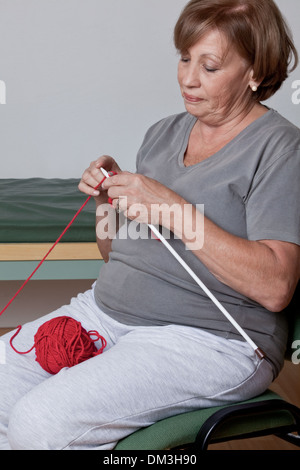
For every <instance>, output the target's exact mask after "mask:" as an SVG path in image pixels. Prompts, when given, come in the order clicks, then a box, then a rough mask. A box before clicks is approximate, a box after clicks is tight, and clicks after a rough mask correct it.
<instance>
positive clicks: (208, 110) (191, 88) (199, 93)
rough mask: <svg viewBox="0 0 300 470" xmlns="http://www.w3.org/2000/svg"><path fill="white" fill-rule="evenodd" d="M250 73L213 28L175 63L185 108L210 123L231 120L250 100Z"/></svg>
mask: <svg viewBox="0 0 300 470" xmlns="http://www.w3.org/2000/svg"><path fill="white" fill-rule="evenodd" d="M252 75H253V72H252V69H251V66H249V64H248V63H247V62H246V60H245V59H243V58H242V57H241V56H240V55H239V54H238V52H237V51H236V49H235V48H234V47H230V48H228V43H227V41H226V38H225V36H224V35H223V34H222V33H220V32H219V31H217V30H212V31H211V32H209V33H208V34H206V35H205V36H204V37H203V38H201V39H200V40H199V41H198V42H197V43H196V44H195V45H194V46H192V47H191V48H190V49H189V51H188V52H187V53H186V54H182V56H181V59H180V62H179V65H178V82H179V85H180V88H181V93H182V96H183V98H184V102H185V107H186V110H187V111H188V112H189V113H190V114H192V115H193V116H196V117H197V118H198V119H199V120H201V121H203V122H205V123H207V124H210V125H220V124H222V123H226V122H228V121H230V120H231V119H233V118H235V117H237V116H238V115H240V114H242V113H243V112H245V110H246V109H248V106H249V104H250V102H252V100H251V91H250V93H249V90H250V88H249V87H250V83H251V84H252V85H253V84H254V82H253V80H252ZM251 81H252V82H251Z"/></svg>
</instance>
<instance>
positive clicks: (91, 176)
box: [78, 155, 121, 202]
mask: <svg viewBox="0 0 300 470" xmlns="http://www.w3.org/2000/svg"><path fill="white" fill-rule="evenodd" d="M101 167H102V168H104V169H105V170H106V171H107V172H110V171H113V172H115V173H120V172H121V169H120V167H119V166H118V164H117V163H116V161H115V160H114V159H113V158H112V157H110V156H108V155H103V156H102V157H99V158H98V159H97V160H96V161H94V162H91V164H90V166H89V168H87V169H86V170H85V171H84V172H83V175H82V178H81V180H80V183H79V185H78V189H79V190H80V191H81V192H83V193H85V194H88V195H89V196H93V197H94V198H95V199H96V200H98V201H99V199H101V201H102V202H104V200H107V191H105V190H102V189H101V187H99V188H98V189H95V188H96V186H98V185H99V183H101V181H102V180H103V178H104V175H103V173H102V171H101V170H100V168H101ZM99 202H100V201H99Z"/></svg>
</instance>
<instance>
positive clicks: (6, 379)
mask: <svg viewBox="0 0 300 470" xmlns="http://www.w3.org/2000/svg"><path fill="white" fill-rule="evenodd" d="M59 315H68V316H71V317H73V318H76V320H79V321H81V323H82V325H83V327H84V328H85V329H86V330H97V331H99V333H100V334H101V335H103V336H104V337H105V338H106V340H107V343H108V344H107V347H106V349H105V352H104V353H103V354H102V355H100V356H97V357H95V358H93V359H90V360H88V361H86V362H84V363H81V364H79V365H77V366H75V367H72V368H70V369H68V368H66V369H63V370H62V371H61V372H60V373H58V374H57V375H54V376H51V375H49V374H48V373H47V372H45V371H44V370H43V369H42V368H41V367H40V365H39V364H38V363H37V362H36V361H35V352H34V351H32V352H31V353H29V354H28V355H25V356H21V355H18V354H17V353H15V352H14V351H13V350H12V348H11V347H10V345H9V339H10V337H11V336H12V333H10V334H7V335H5V336H3V337H1V338H0V340H1V341H4V342H5V343H6V347H5V349H6V350H5V352H6V360H5V363H4V364H0V449H27V450H29V449H49V450H50V449H51V450H54V449H103V450H104V449H106V450H107V449H113V448H114V446H115V445H116V443H117V441H118V440H120V439H122V438H123V437H125V436H127V435H129V434H131V433H132V432H134V431H135V430H137V429H138V428H141V427H144V426H149V425H150V424H152V423H153V422H155V421H157V420H160V419H162V418H165V417H168V416H171V415H175V414H178V413H182V412H185V411H190V410H193V409H196V408H199V407H200V408H201V407H209V406H215V405H219V404H223V403H228V402H235V401H239V400H244V399H247V398H250V397H253V396H255V395H257V394H259V393H261V392H263V391H264V390H265V389H266V388H267V387H268V386H269V384H270V383H271V382H272V380H273V373H272V368H271V366H270V364H269V363H268V362H266V361H265V360H263V361H260V360H259V359H258V358H257V357H256V355H255V353H254V352H253V350H252V349H251V348H250V347H249V346H248V345H247V344H246V343H244V342H243V341H231V340H226V339H223V338H219V337H216V336H214V335H211V334H209V333H206V332H203V331H201V330H199V329H196V328H188V327H182V326H175V325H171V326H163V327H129V326H126V325H123V324H120V323H118V322H116V321H114V320H112V319H111V318H110V317H108V316H107V315H105V314H104V313H103V312H101V311H99V308H98V307H97V306H96V304H95V301H94V295H93V290H92V289H91V290H89V291H87V292H86V293H84V294H80V295H79V296H78V297H77V298H75V299H72V301H71V303H70V305H67V306H64V307H62V308H60V309H58V310H57V311H55V312H54V313H52V314H50V315H47V316H46V317H43V318H41V319H39V320H37V321H34V322H32V323H29V324H26V325H24V327H23V328H22V330H21V332H20V333H19V335H18V336H17V337H16V338H15V340H14V345H15V347H16V348H17V349H18V350H21V351H25V350H28V349H29V348H30V347H31V346H32V345H33V342H34V340H33V336H34V334H35V333H36V331H37V329H38V327H39V326H40V325H41V324H42V323H44V322H45V321H47V320H49V319H50V318H52V317H54V316H59ZM2 345H3V343H2ZM99 346H100V345H99Z"/></svg>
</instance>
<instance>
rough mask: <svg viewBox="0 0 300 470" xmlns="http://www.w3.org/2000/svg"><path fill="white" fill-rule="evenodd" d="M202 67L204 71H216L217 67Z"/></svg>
mask: <svg viewBox="0 0 300 470" xmlns="http://www.w3.org/2000/svg"><path fill="white" fill-rule="evenodd" d="M204 68H205V70H206V72H210V73H213V72H216V71H217V70H218V69H214V68H212V67H205V66H204Z"/></svg>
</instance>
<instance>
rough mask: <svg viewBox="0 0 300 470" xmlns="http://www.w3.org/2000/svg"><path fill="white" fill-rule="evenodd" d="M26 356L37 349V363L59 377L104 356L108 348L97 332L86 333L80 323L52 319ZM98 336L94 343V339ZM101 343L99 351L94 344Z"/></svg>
mask: <svg viewBox="0 0 300 470" xmlns="http://www.w3.org/2000/svg"><path fill="white" fill-rule="evenodd" d="M20 329H21V328H20V327H19V330H18V331H17V333H16V334H15V335H14V336H13V337H12V338H11V341H10V344H11V346H12V348H13V349H14V350H15V351H16V352H18V353H19V354H27V353H28V352H30V351H31V350H32V349H33V348H34V347H35V352H36V361H37V362H38V363H39V364H40V365H41V367H42V368H43V369H44V370H45V371H47V372H49V374H57V373H58V372H59V371H60V370H61V369H63V368H64V367H72V366H75V365H76V364H79V363H81V362H84V361H86V360H87V359H90V358H92V357H94V356H97V355H99V354H101V353H102V352H103V350H104V348H105V346H106V340H105V339H104V338H103V337H102V336H100V335H99V333H98V332H97V331H89V332H87V331H86V330H85V329H84V328H83V327H82V325H81V323H80V322H78V321H77V320H75V319H74V318H71V317H57V318H53V319H51V320H49V321H47V322H46V323H44V324H43V325H41V326H40V327H39V329H38V330H37V332H36V334H35V336H34V346H33V347H32V348H31V349H30V350H29V351H26V352H24V353H22V352H19V351H17V350H16V349H15V348H14V347H13V345H12V340H13V338H14V337H15V336H16V335H17V334H18V333H19V331H20ZM93 335H94V336H96V339H92V338H91V336H93ZM99 339H101V343H102V347H101V348H100V349H99V350H97V348H96V346H95V341H98V340H99Z"/></svg>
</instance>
